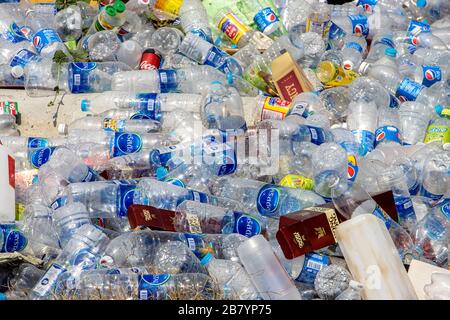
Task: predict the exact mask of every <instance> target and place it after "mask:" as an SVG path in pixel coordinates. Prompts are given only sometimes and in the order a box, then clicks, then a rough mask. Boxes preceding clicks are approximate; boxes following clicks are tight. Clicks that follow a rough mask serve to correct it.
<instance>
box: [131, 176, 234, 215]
mask: <svg viewBox="0 0 450 320" xmlns="http://www.w3.org/2000/svg"><path fill="white" fill-rule="evenodd" d="M232 199H233V198H224V197H222V196H216V195H211V194H208V193H204V192H199V191H195V190H191V189H186V188H183V187H180V186H177V185H174V184H170V183H166V182H162V181H158V180H155V179H150V178H143V179H141V180H140V181H139V184H138V189H137V190H136V192H135V194H134V200H133V202H134V203H135V204H142V205H150V206H153V207H156V208H160V209H166V210H173V211H174V210H176V208H177V206H178V205H179V204H180V203H182V202H183V201H185V200H192V201H196V202H201V203H207V204H211V205H213V206H219V207H224V208H229V209H231V210H236V211H242V209H243V207H242V205H241V204H240V203H239V202H238V201H236V200H234V199H233V200H232Z"/></svg>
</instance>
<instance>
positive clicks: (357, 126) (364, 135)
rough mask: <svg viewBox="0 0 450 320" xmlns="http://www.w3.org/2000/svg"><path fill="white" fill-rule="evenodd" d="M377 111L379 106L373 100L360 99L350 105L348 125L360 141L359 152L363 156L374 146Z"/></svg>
mask: <svg viewBox="0 0 450 320" xmlns="http://www.w3.org/2000/svg"><path fill="white" fill-rule="evenodd" d="M377 112H378V110H377V106H376V104H375V103H374V102H373V101H371V102H369V103H367V102H365V101H363V100H359V101H356V102H351V103H350V105H349V109H348V115H347V126H348V128H349V129H350V130H352V133H353V134H354V135H355V136H356V137H357V139H358V141H359V143H360V151H359V154H360V155H361V156H364V155H366V154H367V153H368V152H370V151H372V150H373V148H374V143H375V129H376V126H377Z"/></svg>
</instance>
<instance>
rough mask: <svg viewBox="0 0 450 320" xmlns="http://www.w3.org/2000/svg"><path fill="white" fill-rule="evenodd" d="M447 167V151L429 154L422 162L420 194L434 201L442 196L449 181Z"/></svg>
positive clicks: (448, 161) (449, 162)
mask: <svg viewBox="0 0 450 320" xmlns="http://www.w3.org/2000/svg"><path fill="white" fill-rule="evenodd" d="M449 167H450V158H449V155H448V153H446V152H445V151H440V152H436V153H434V154H431V155H430V156H429V157H428V158H427V159H426V161H425V163H424V168H423V173H422V174H423V176H422V188H421V190H420V195H422V196H424V197H427V198H430V199H431V200H434V201H436V200H439V199H440V198H442V197H443V196H444V194H445V192H446V191H447V190H448V187H449V183H450V176H449V174H448V168H449Z"/></svg>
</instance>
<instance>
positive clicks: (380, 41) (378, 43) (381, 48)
mask: <svg viewBox="0 0 450 320" xmlns="http://www.w3.org/2000/svg"><path fill="white" fill-rule="evenodd" d="M388 48H394V49H395V42H394V39H393V35H392V32H388V31H387V30H386V31H383V32H381V33H379V34H377V35H375V36H374V38H373V39H372V44H371V46H370V49H369V52H368V53H367V57H366V59H365V62H375V61H377V60H378V59H380V58H381V57H382V56H383V55H384V53H385V50H386V49H388Z"/></svg>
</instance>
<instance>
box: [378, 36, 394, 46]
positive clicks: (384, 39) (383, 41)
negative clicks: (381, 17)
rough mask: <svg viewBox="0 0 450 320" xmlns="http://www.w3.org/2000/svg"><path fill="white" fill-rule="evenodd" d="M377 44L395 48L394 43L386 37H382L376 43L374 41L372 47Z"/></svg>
mask: <svg viewBox="0 0 450 320" xmlns="http://www.w3.org/2000/svg"><path fill="white" fill-rule="evenodd" d="M377 44H384V45H385V46H388V47H391V48H395V44H394V41H393V40H392V39H391V38H388V37H382V38H380V39H378V40H377V41H374V43H373V44H372V45H373V46H374V45H377Z"/></svg>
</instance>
